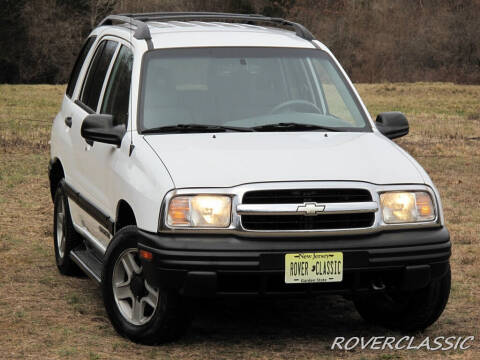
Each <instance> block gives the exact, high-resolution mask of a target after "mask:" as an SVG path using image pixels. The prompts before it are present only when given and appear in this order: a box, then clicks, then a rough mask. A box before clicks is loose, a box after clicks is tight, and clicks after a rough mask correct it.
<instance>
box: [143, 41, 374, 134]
mask: <svg viewBox="0 0 480 360" xmlns="http://www.w3.org/2000/svg"><path fill="white" fill-rule="evenodd" d="M143 66H144V71H143V74H142V94H141V100H140V106H139V128H140V130H141V131H145V132H147V131H148V130H151V131H150V133H155V129H159V128H162V127H172V126H176V125H182V126H183V127H182V128H180V129H183V128H186V127H185V124H188V128H189V129H190V130H192V129H195V128H196V127H195V126H192V125H200V126H203V125H209V126H210V125H214V126H216V127H221V126H225V127H230V128H234V127H237V128H249V129H251V128H256V129H254V130H255V131H257V130H259V129H268V131H277V129H278V130H280V129H282V128H283V129H285V128H286V127H285V126H283V125H284V124H288V125H289V128H288V129H291V130H292V131H297V130H298V131H306V130H315V129H317V130H325V129H330V130H332V131H333V130H335V131H370V130H371V129H370V127H369V125H368V122H367V119H366V116H365V113H364V112H363V110H362V109H361V107H360V104H359V103H358V101H357V99H356V97H355V96H354V95H353V92H352V89H351V88H350V87H349V86H348V84H347V83H346V81H345V79H344V77H343V75H341V73H340V71H339V69H338V68H337V66H336V65H335V64H334V63H333V62H332V60H331V59H330V57H329V56H328V55H327V54H326V53H324V52H323V51H321V50H313V49H311V50H310V49H288V48H240V47H235V48H224V47H222V48H188V49H166V50H165V49H163V50H154V51H151V52H148V53H147V54H146V55H145V57H144V65H143ZM292 124H293V125H292ZM296 124H300V125H302V126H301V127H298V126H295V125H296ZM265 125H268V126H267V127H265ZM279 125H280V126H279ZM310 125H313V126H310ZM262 127H263V128H262ZM211 128H212V129H214V128H215V127H211ZM167 129H169V128H167ZM177 130H178V129H177ZM212 131H213V130H212ZM164 132H165V131H164ZM177 132H178V131H177Z"/></svg>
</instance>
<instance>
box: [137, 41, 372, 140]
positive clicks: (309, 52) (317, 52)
mask: <svg viewBox="0 0 480 360" xmlns="http://www.w3.org/2000/svg"><path fill="white" fill-rule="evenodd" d="M212 49H222V51H228V50H229V49H231V50H235V51H238V50H239V49H245V50H262V51H268V50H272V52H273V51H275V52H278V51H279V50H281V51H284V52H292V53H294V54H295V53H297V54H301V55H303V56H305V57H307V56H310V57H322V58H324V59H326V60H327V61H328V62H329V63H330V64H331V66H332V67H333V69H334V70H335V71H336V72H337V74H338V76H339V78H340V79H341V81H342V82H343V83H344V85H345V88H346V89H347V91H348V93H349V95H350V97H351V98H352V100H353V102H354V104H355V106H356V107H357V109H358V111H359V113H360V116H361V117H362V120H363V121H364V123H365V126H364V127H339V128H338V129H339V131H342V132H373V129H372V126H371V123H370V120H369V116H368V114H367V113H366V111H365V107H364V106H363V105H362V103H361V100H360V97H359V95H358V94H357V93H356V92H355V91H354V89H353V85H352V84H351V82H350V81H349V80H348V79H347V77H346V76H345V73H344V72H343V71H342V69H341V68H340V67H339V66H338V64H337V62H336V61H334V59H333V58H332V56H331V55H330V54H329V53H328V52H326V51H324V50H322V49H318V48H315V49H313V48H298V47H268V46H206V47H176V48H163V49H151V50H147V51H145V53H144V54H143V57H142V62H141V68H140V84H139V93H138V101H137V121H136V123H137V132H138V133H139V134H140V135H142V134H143V131H144V130H147V129H148V128H145V127H144V126H143V111H144V101H145V87H146V73H147V67H148V63H149V61H150V60H151V59H152V58H156V57H161V56H162V54H168V56H172V57H174V56H175V55H176V54H178V55H182V56H184V57H185V54H186V53H187V55H188V52H192V54H191V56H195V55H199V54H207V53H208V51H210V50H212ZM319 85H320V91H321V92H322V94H318V96H323V91H324V90H323V86H322V84H319ZM296 131H298V130H292V132H296ZM317 131H318V130H317ZM271 132H280V131H271ZM170 134H179V132H175V133H168V132H162V133H149V134H145V135H170Z"/></svg>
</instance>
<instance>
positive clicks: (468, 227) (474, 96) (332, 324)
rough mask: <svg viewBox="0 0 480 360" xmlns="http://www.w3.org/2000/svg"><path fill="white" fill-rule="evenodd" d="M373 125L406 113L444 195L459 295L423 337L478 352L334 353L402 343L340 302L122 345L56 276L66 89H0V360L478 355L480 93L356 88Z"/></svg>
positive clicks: (230, 317) (73, 283)
mask: <svg viewBox="0 0 480 360" xmlns="http://www.w3.org/2000/svg"><path fill="white" fill-rule="evenodd" d="M358 89H359V91H360V93H361V95H362V97H363V99H364V100H365V102H366V104H367V106H368V109H369V111H370V112H371V114H372V116H374V115H375V114H377V113H378V112H381V111H388V110H399V111H403V112H404V113H405V114H406V115H407V117H408V118H409V120H410V124H411V128H410V129H411V130H410V134H409V135H408V136H407V137H405V138H403V139H401V140H399V141H398V142H399V144H400V145H401V146H402V147H404V148H405V149H406V150H407V151H409V152H410V153H411V154H412V155H413V156H414V157H415V158H416V159H417V160H418V161H419V162H420V163H421V164H422V165H423V166H424V167H425V169H426V170H427V171H428V172H429V174H430V175H431V177H432V179H433V180H434V182H435V183H436V185H437V186H438V188H439V190H440V192H441V194H442V197H443V204H444V210H445V217H446V221H447V225H448V228H449V230H450V232H451V236H452V242H453V245H454V249H453V257H452V271H453V287H452V294H451V298H450V302H449V304H448V306H447V309H446V311H445V313H444V314H443V316H442V317H441V318H440V320H439V321H438V322H437V323H436V324H434V325H433V326H432V327H431V328H429V329H428V330H427V331H426V332H425V333H423V334H417V336H418V337H424V336H430V337H434V336H468V335H473V336H475V337H476V339H475V345H474V347H472V348H471V349H469V350H467V351H464V352H461V351H457V352H446V353H438V352H436V353H428V352H425V351H419V352H416V353H415V352H403V351H402V352H392V351H384V352H380V351H360V350H356V351H352V352H339V351H337V352H332V351H331V350H330V345H331V343H332V341H333V339H334V338H335V336H345V337H348V336H367V337H368V336H379V335H392V336H400V334H398V333H393V332H387V333H385V331H384V330H383V329H381V328H377V327H373V326H370V325H367V324H366V323H364V322H363V321H362V320H361V319H360V317H359V316H358V315H357V314H356V312H355V310H354V308H353V306H352V304H351V303H350V302H348V301H346V300H343V299H342V298H340V297H332V298H324V299H317V300H316V301H314V300H301V301H291V300H289V301H275V302H273V303H272V302H266V301H248V302H229V303H225V302H218V301H217V302H212V303H203V304H201V306H199V309H198V312H199V315H198V317H197V319H196V320H195V321H194V323H193V325H192V328H191V330H190V332H189V333H188V334H187V335H186V336H185V337H184V338H183V339H182V340H181V341H180V342H177V343H174V344H169V345H165V346H157V347H145V346H139V345H136V344H134V343H131V342H129V341H127V340H125V339H123V338H121V337H119V336H118V335H117V334H116V333H115V331H114V330H113V328H112V327H111V325H110V323H109V321H108V319H107V317H106V314H105V311H104V309H103V304H102V299H101V294H100V291H99V288H98V287H97V286H96V285H95V284H94V283H93V282H92V281H90V280H89V279H87V278H68V277H63V276H60V275H59V273H58V272H57V270H56V266H55V262H54V255H53V243H52V239H51V238H52V204H51V200H50V195H49V191H48V179H47V162H48V140H49V132H50V123H51V120H52V119H53V117H54V115H55V113H56V112H57V111H58V108H59V104H60V102H61V99H62V96H63V92H64V87H63V86H43V85H42V86H8V85H0V359H3V358H6V359H10V358H12V359H15V358H19V359H21V358H39V359H54V358H62V359H64V358H74V359H77V358H78V359H104V358H118V359H124V358H128V359H137V358H159V359H171V358H172V359H224V358H235V359H241V358H261V359H277V358H278V359H287V358H288V359H290V358H296V359H305V358H324V357H326V358H345V359H347V358H348V359H350V358H353V359H363V358H376V359H404V358H405V359H408V358H437V357H438V358H444V357H446V356H448V357H452V358H462V359H463V358H467V359H468V358H470V359H478V358H480V327H479V324H480V264H479V261H478V259H479V258H480V86H460V85H453V84H437V83H418V84H378V85H362V84H360V85H358Z"/></svg>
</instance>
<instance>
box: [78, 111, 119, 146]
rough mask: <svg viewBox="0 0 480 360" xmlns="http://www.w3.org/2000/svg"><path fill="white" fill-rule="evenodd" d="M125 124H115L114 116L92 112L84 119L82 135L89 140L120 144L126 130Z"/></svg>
mask: <svg viewBox="0 0 480 360" xmlns="http://www.w3.org/2000/svg"><path fill="white" fill-rule="evenodd" d="M126 131H127V130H126V128H125V125H117V126H114V125H113V116H112V115H104V114H91V115H87V117H86V118H85V119H84V120H83V123H82V129H81V135H82V137H83V138H84V139H85V140H87V142H89V143H90V142H94V141H97V142H101V143H105V144H112V145H116V146H118V147H119V146H120V144H121V143H122V139H123V136H124V135H125V132H126Z"/></svg>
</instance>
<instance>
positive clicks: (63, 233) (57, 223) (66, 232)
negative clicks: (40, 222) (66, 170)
mask: <svg viewBox="0 0 480 360" xmlns="http://www.w3.org/2000/svg"><path fill="white" fill-rule="evenodd" d="M80 241H81V238H80V236H79V234H78V233H77V232H76V231H75V229H74V228H73V223H72V219H71V217H70V209H69V207H68V200H67V197H66V195H65V191H64V190H63V181H61V182H60V183H59V185H58V187H57V191H56V192H55V197H54V208H53V243H54V248H55V261H56V263H57V267H58V270H59V271H60V273H62V274H63V275H78V274H80V273H81V270H80V269H79V268H78V266H77V265H76V264H75V263H74V262H73V261H72V259H70V251H71V250H72V249H73V248H74V247H76V246H77V245H78V244H79V243H80Z"/></svg>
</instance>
